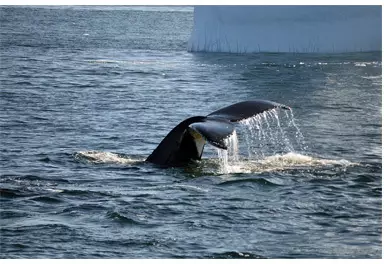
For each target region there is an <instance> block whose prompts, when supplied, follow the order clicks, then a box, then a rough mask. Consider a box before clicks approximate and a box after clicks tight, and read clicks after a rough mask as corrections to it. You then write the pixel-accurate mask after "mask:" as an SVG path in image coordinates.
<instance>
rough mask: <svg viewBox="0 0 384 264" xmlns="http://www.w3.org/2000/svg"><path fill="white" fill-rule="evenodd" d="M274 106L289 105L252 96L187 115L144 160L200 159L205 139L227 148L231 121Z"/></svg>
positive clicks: (178, 162) (170, 163)
mask: <svg viewBox="0 0 384 264" xmlns="http://www.w3.org/2000/svg"><path fill="white" fill-rule="evenodd" d="M274 108H282V109H290V108H289V107H288V106H285V105H282V104H278V103H275V102H271V101H266V100H254V101H244V102H240V103H236V104H233V105H230V106H227V107H224V108H221V109H219V110H217V111H215V112H212V113H210V114H209V115H207V116H194V117H190V118H188V119H186V120H184V121H182V122H181V123H180V124H178V125H177V126H176V127H175V128H173V129H172V130H171V131H170V132H169V133H168V135H167V136H166V137H165V138H164V139H163V140H162V141H161V142H160V144H159V145H158V146H157V148H156V149H155V150H154V151H153V152H152V154H151V155H149V156H148V158H147V160H146V161H148V162H151V163H154V164H158V165H162V166H181V165H184V164H186V163H188V162H190V161H191V160H200V159H201V156H202V153H203V150H204V146H205V143H206V142H208V143H209V144H211V145H213V146H215V147H218V148H221V149H227V145H226V143H225V139H226V138H228V137H229V136H230V135H231V134H232V133H233V131H234V130H235V125H234V123H236V122H239V121H241V120H244V119H247V118H250V117H253V116H255V115H258V114H261V113H263V112H265V111H269V110H272V109H274Z"/></svg>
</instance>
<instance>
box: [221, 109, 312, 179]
mask: <svg viewBox="0 0 384 264" xmlns="http://www.w3.org/2000/svg"><path fill="white" fill-rule="evenodd" d="M279 111H281V110H277V109H273V110H270V111H265V112H263V113H261V114H258V115H256V116H254V117H251V118H248V119H245V120H243V121H240V127H239V129H238V130H239V134H240V135H241V136H242V137H244V138H245V142H246V144H245V146H240V145H239V140H238V135H237V133H236V131H235V132H234V133H233V134H232V135H231V136H230V137H229V138H228V139H226V144H227V146H228V150H221V149H218V150H217V151H218V157H219V160H220V172H221V173H242V172H249V171H254V168H249V166H246V165H245V164H244V160H240V155H239V153H247V154H248V155H247V156H248V157H247V158H246V159H247V160H248V161H256V163H257V165H258V166H262V167H265V164H266V163H265V162H264V163H263V162H258V161H266V160H268V159H269V158H270V157H278V156H279V155H280V156H281V155H284V154H282V153H296V152H302V151H305V150H307V145H306V143H305V140H304V136H303V134H302V133H301V131H300V129H299V127H298V126H297V124H296V122H295V118H294V115H293V112H292V110H289V111H284V112H285V115H279ZM241 147H242V148H241ZM297 155H300V154H297ZM289 157H292V155H290V156H289ZM248 163H249V162H248ZM272 167H273V166H272Z"/></svg>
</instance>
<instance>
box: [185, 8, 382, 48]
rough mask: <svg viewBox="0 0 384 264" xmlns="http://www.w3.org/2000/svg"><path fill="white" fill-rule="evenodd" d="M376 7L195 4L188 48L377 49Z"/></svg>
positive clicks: (379, 23)
mask: <svg viewBox="0 0 384 264" xmlns="http://www.w3.org/2000/svg"><path fill="white" fill-rule="evenodd" d="M381 12H382V11H381V6H196V7H195V8H194V24H193V30H192V34H191V36H190V39H189V41H188V51H190V52H230V53H252V52H300V53H339V52H365V51H381V48H382V36H381V34H382V33H381V32H382V29H381V27H382V18H381V17H382V16H381Z"/></svg>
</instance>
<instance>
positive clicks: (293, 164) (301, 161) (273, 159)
mask: <svg viewBox="0 0 384 264" xmlns="http://www.w3.org/2000/svg"><path fill="white" fill-rule="evenodd" d="M217 162H218V164H219V170H218V173H219V174H232V173H262V172H273V171H276V172H277V171H286V170H293V169H300V170H305V169H316V168H320V169H321V168H329V167H342V168H346V167H349V166H356V165H359V164H358V163H354V162H350V161H348V160H345V159H339V160H335V159H326V158H321V157H312V156H309V155H304V154H300V153H294V152H289V153H285V154H275V155H272V156H268V157H265V158H262V159H259V160H251V159H242V160H238V161H232V162H228V159H227V160H223V159H222V155H221V156H220V157H219V159H218V161H217Z"/></svg>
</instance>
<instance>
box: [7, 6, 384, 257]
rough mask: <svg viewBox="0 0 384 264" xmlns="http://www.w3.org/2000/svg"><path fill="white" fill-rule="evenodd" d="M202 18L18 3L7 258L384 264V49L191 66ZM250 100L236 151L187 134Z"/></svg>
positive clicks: (12, 52)
mask: <svg viewBox="0 0 384 264" xmlns="http://www.w3.org/2000/svg"><path fill="white" fill-rule="evenodd" d="M192 11H193V10H192V8H186V7H183V8H176V7H172V8H159V7H150V8H146V7H135V8H130V7H39V8H35V7H1V8H0V25H1V27H0V41H1V42H0V44H1V45H0V52H1V55H0V67H1V71H0V83H1V88H0V123H1V127H0V142H1V144H0V148H1V150H0V153H1V156H0V157H1V158H0V159H1V163H0V164H1V177H0V194H1V198H0V202H1V203H0V205H1V207H0V213H1V214H0V215H1V219H0V221H1V225H0V236H1V237H0V251H1V254H0V256H1V257H2V258H381V257H382V252H381V244H382V238H381V234H382V224H381V223H382V218H381V215H382V211H381V208H382V183H381V175H382V174H381V172H382V150H381V147H382V143H381V133H382V131H381V126H382V123H381V115H382V108H381V100H382V98H381V89H382V87H381V85H382V76H381V71H382V62H381V53H380V52H377V53H354V54H334V55H327V54H274V53H262V54H253V55H234V54H205V53H200V54H191V53H187V52H186V45H187V41H188V37H189V34H190V32H191V30H192V22H193V21H192V20H193V13H192ZM248 99H268V100H272V101H276V102H279V103H283V104H286V105H288V106H290V107H291V108H292V112H289V111H288V112H285V111H274V112H271V113H268V114H266V115H265V116H263V117H262V116H260V117H255V118H254V119H251V120H246V121H244V122H242V123H241V124H239V125H238V126H237V133H236V135H234V136H233V137H232V138H230V139H229V141H228V143H229V144H230V149H229V150H228V152H223V151H219V152H218V151H217V150H216V149H215V148H214V147H211V146H206V151H205V152H204V159H203V160H202V161H201V162H198V163H197V164H195V165H194V166H189V167H186V168H170V169H163V168H158V167H156V166H153V165H151V164H147V163H145V161H144V160H145V158H146V157H147V156H148V155H149V154H150V153H151V151H152V150H153V149H154V148H155V147H156V146H157V144H158V143H159V142H160V141H161V139H162V138H163V137H164V136H165V135H166V134H167V133H168V132H169V131H170V130H171V129H172V128H173V127H174V126H175V125H177V124H178V122H180V121H182V120H183V119H185V118H187V117H190V116H192V115H206V114H208V113H210V112H212V111H215V110H217V109H219V108H221V107H224V106H227V105H230V104H232V103H236V102H239V101H242V100H248Z"/></svg>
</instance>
